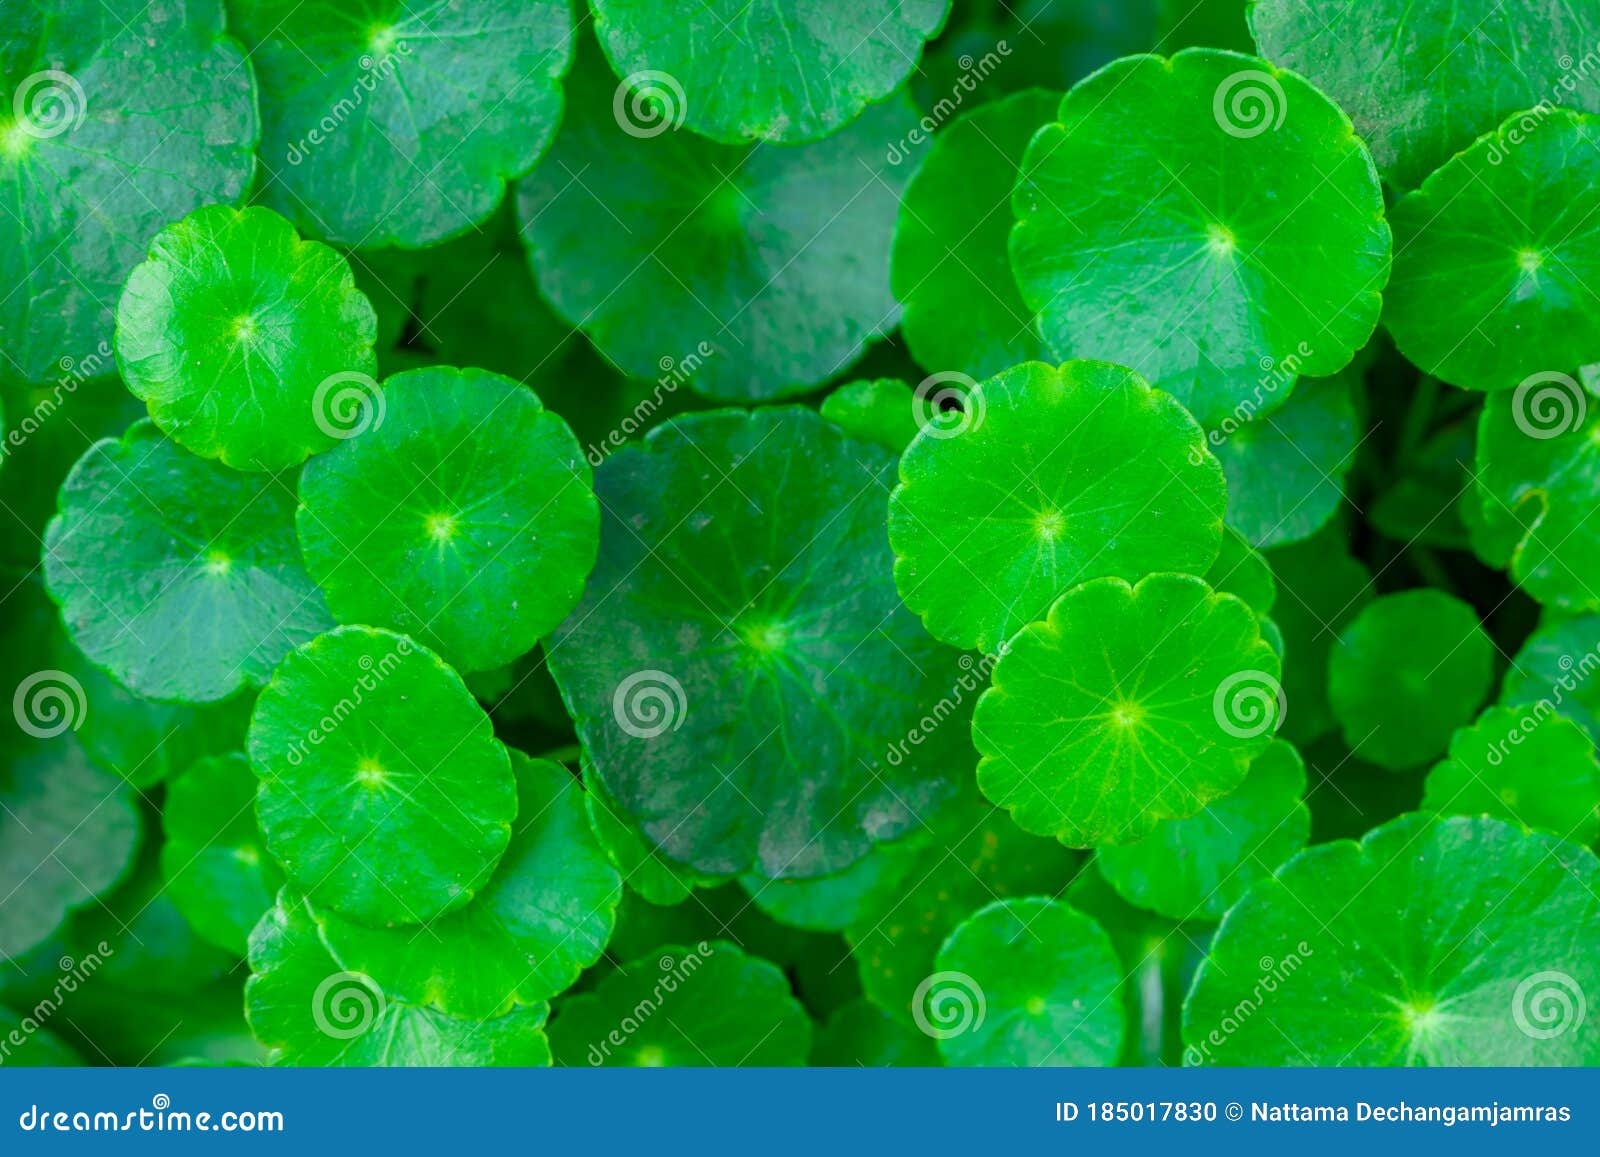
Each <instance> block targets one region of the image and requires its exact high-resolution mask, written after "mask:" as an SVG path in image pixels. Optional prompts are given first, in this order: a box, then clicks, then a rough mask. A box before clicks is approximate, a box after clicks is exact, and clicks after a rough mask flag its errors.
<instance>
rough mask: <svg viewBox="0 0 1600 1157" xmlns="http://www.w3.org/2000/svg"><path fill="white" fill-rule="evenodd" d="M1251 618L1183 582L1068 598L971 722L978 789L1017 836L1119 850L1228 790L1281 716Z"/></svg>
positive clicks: (1226, 599)
mask: <svg viewBox="0 0 1600 1157" xmlns="http://www.w3.org/2000/svg"><path fill="white" fill-rule="evenodd" d="M1279 672H1280V663H1279V660H1278V656H1277V655H1276V654H1274V653H1273V650H1272V648H1271V647H1270V646H1269V645H1268V644H1267V642H1266V641H1265V640H1264V639H1263V638H1262V637H1261V630H1260V626H1259V624H1258V622H1257V620H1256V616H1255V614H1254V612H1252V611H1251V610H1250V608H1249V607H1247V606H1246V605H1245V604H1244V603H1242V602H1240V601H1239V600H1238V599H1236V598H1234V597H1233V596H1232V595H1219V594H1216V593H1215V592H1213V591H1212V589H1211V588H1210V587H1208V586H1207V585H1206V584H1205V583H1204V582H1202V581H1201V580H1200V579H1197V578H1193V577H1191V576H1189V575H1177V574H1157V575H1151V576H1150V577H1149V578H1146V579H1144V580H1143V581H1141V582H1140V583H1139V584H1138V585H1137V586H1130V585H1129V584H1128V583H1126V582H1124V581H1123V580H1122V579H1117V578H1103V579H1095V580H1094V581H1092V582H1087V583H1084V584H1083V585H1082V586H1079V587H1074V588H1073V589H1072V590H1070V591H1068V592H1067V593H1066V594H1064V595H1062V596H1061V598H1059V599H1057V600H1056V603H1055V605H1054V606H1052V607H1051V608H1050V613H1049V616H1048V617H1047V618H1046V619H1044V620H1042V621H1040V622H1036V623H1030V624H1029V625H1028V626H1026V627H1024V628H1023V629H1022V630H1021V631H1020V632H1019V633H1018V634H1017V636H1016V637H1015V638H1014V639H1012V641H1011V644H1010V648H1009V650H1008V651H1007V652H1006V654H1005V655H1003V656H1002V657H1001V659H1000V661H999V663H997V664H996V665H995V669H994V676H993V685H992V686H991V687H990V688H989V690H988V691H986V692H984V695H983V698H982V699H981V700H979V702H978V708H977V711H976V712H975V713H974V714H973V721H972V738H973V742H974V743H975V744H976V745H977V748H978V750H979V751H980V752H981V753H982V754H983V759H982V761H981V762H980V763H979V764H978V786H979V787H981V788H982V789H983V794H984V795H986V796H987V797H988V798H989V799H990V800H991V801H992V802H994V803H995V804H996V805H998V806H1000V807H1003V808H1006V809H1007V810H1009V811H1010V812H1011V815H1012V818H1013V819H1015V820H1016V822H1017V824H1018V825H1019V826H1021V827H1022V828H1023V829H1024V830H1025V831H1030V832H1033V833H1035V834H1036V835H1050V836H1055V837H1056V838H1058V839H1060V840H1061V841H1062V842H1063V843H1065V844H1067V845H1068V846H1070V847H1088V846H1089V845H1091V844H1104V843H1131V842H1133V841H1135V840H1139V839H1142V838H1144V837H1145V836H1148V835H1149V834H1150V833H1151V832H1152V831H1154V830H1155V828H1156V826H1157V824H1159V823H1160V821H1162V820H1167V819H1184V818H1187V817H1189V816H1192V815H1195V814H1196V813H1198V812H1199V811H1200V810H1201V809H1202V808H1204V807H1205V806H1206V805H1207V804H1208V803H1210V802H1211V801H1212V800H1214V799H1217V798H1218V797H1220V796H1223V795H1226V794H1227V793H1228V792H1230V791H1232V790H1233V789H1234V788H1236V787H1238V786H1239V784H1240V783H1241V782H1243V780H1244V777H1245V773H1246V771H1247V770H1248V768H1249V765H1250V761H1251V760H1252V759H1253V758H1255V757H1256V756H1257V755H1258V754H1260V752H1261V751H1262V750H1263V749H1264V748H1265V747H1266V746H1267V744H1268V742H1270V740H1271V738H1272V732H1273V730H1274V729H1275V728H1276V727H1277V725H1278V723H1279V720H1280V718H1281V717H1282V715H1283V714H1284V708H1285V703H1284V701H1283V699H1282V689H1281V687H1280V685H1279V682H1278V676H1279Z"/></svg>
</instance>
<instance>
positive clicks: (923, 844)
mask: <svg viewBox="0 0 1600 1157" xmlns="http://www.w3.org/2000/svg"><path fill="white" fill-rule="evenodd" d="M929 824H930V828H931V830H930V831H927V832H926V833H919V834H917V835H913V836H909V837H907V839H906V840H903V841H901V842H899V843H895V844H889V845H887V846H885V847H882V848H879V849H877V850H876V851H874V852H873V856H872V858H874V859H877V858H889V859H890V860H891V861H896V864H895V866H894V867H893V868H892V869H891V870H888V871H885V872H884V874H883V876H882V878H881V879H880V880H879V882H878V884H877V886H876V887H874V888H872V889H871V890H870V891H869V892H867V894H865V895H864V896H862V897H860V899H859V900H858V901H857V905H858V908H859V911H858V914H857V915H856V916H855V919H854V921H853V922H852V923H851V924H850V926H849V927H848V928H847V929H846V931H845V939H846V940H847V941H848V942H849V944H850V949H851V953H852V955H854V956H855V958H856V966H857V968H858V969H859V971H860V974H861V987H862V988H863V989H864V990H865V992H866V994H867V997H868V999H870V1000H871V1001H872V1002H873V1003H874V1004H876V1005H878V1007H880V1008H882V1009H884V1010H885V1011H886V1012H888V1013H890V1014H891V1015H892V1016H894V1017H896V1018H897V1019H899V1020H901V1021H902V1022H904V1023H906V1024H912V1023H914V1022H913V1021H912V1019H911V1010H912V997H913V996H914V995H915V993H916V989H917V985H918V984H920V983H921V982H922V980H923V978H924V977H926V976H927V975H928V973H930V972H931V971H933V958H934V956H935V955H936V954H937V953H938V951H939V945H940V944H942V943H943V942H944V939H945V937H947V936H948V935H949V934H950V933H951V932H952V931H953V930H954V929H955V926H956V925H957V924H958V923H960V922H961V920H962V919H963V918H964V917H965V916H966V915H967V914H969V913H971V912H973V911H975V910H977V909H978V908H980V907H982V906H983V905H984V904H987V903H989V902H990V901H991V900H993V899H995V898H996V897H1009V896H1032V895H1039V894H1049V895H1054V894H1056V893H1057V892H1059V891H1061V889H1063V888H1064V887H1066V885H1067V883H1068V881H1070V880H1071V879H1072V874H1073V872H1074V871H1075V870H1076V868H1077V866H1078V856H1077V854H1076V853H1074V852H1070V851H1068V850H1067V849H1066V848H1063V847H1062V846H1061V845H1060V844H1059V843H1057V842H1056V841H1055V840H1048V839H1040V838H1039V837H1037V836H1030V835H1029V834H1028V833H1027V832H1024V831H1023V830H1022V829H1021V828H1019V827H1017V825H1016V824H1014V823H1012V822H1011V817H1010V816H1008V815H1006V813H1005V812H1003V811H1000V810H999V809H998V808H994V807H991V806H990V805H989V804H988V803H987V802H985V801H984V800H983V799H982V798H981V797H979V796H978V794H977V792H976V791H973V790H971V789H968V790H967V791H966V792H965V793H963V795H961V796H958V797H957V798H956V799H955V800H954V801H952V802H951V803H950V804H948V805H946V806H945V807H944V808H942V809H940V811H939V812H938V813H937V814H936V816H935V817H934V818H933V819H931V820H930V821H929ZM780 887H781V885H780ZM812 887H813V889H814V890H820V889H821V888H822V887H823V883H822V882H821V881H819V882H817V883H815V884H813V885H812Z"/></svg>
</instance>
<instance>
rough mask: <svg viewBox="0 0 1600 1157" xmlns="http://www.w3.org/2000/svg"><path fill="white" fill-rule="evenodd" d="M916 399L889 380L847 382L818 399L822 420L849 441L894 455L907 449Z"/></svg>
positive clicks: (913, 426)
mask: <svg viewBox="0 0 1600 1157" xmlns="http://www.w3.org/2000/svg"><path fill="white" fill-rule="evenodd" d="M916 406H917V401H916V395H914V394H913V393H912V392H911V387H910V386H908V385H906V384H905V383H904V382H902V381H899V380H897V379H891V378H878V379H876V380H873V381H860V382H847V383H846V384H845V385H842V386H840V387H839V388H838V389H836V390H834V391H833V393H831V394H829V395H828V396H827V397H826V398H823V399H822V405H821V406H820V407H819V408H820V409H821V411H822V416H823V417H824V418H826V419H828V421H830V422H832V423H833V424H834V425H835V426H838V427H839V428H840V429H841V430H843V431H844V432H845V433H846V434H849V435H850V436H851V437H852V438H860V439H861V440H862V441H863V442H876V443H877V444H878V445H880V446H883V447H885V448H886V449H889V450H893V451H894V452H895V453H896V454H899V453H902V452H903V451H904V450H905V448H906V447H907V446H909V445H911V439H913V438H915V437H916V436H917V431H918V430H919V429H921V426H919V425H918V424H917V409H916Z"/></svg>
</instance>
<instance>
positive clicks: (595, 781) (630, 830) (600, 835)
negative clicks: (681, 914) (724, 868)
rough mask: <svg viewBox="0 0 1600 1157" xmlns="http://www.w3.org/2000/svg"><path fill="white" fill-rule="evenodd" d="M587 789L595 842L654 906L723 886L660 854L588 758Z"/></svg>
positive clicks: (585, 770) (586, 804)
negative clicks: (697, 889)
mask: <svg viewBox="0 0 1600 1157" xmlns="http://www.w3.org/2000/svg"><path fill="white" fill-rule="evenodd" d="M583 786H584V788H585V791H584V800H583V803H584V809H585V811H587V813H588V816H589V826H590V828H591V830H593V832H594V835H595V839H597V840H598V841H599V842H600V846H601V847H602V848H604V849H605V853H606V858H607V859H609V860H610V861H611V863H612V864H613V865H614V866H615V867H616V869H617V871H618V872H620V873H621V875H622V879H623V880H624V881H625V882H626V883H627V885H628V887H630V888H632V889H633V890H634V891H635V892H636V893H638V894H639V895H640V896H643V897H644V898H645V899H646V900H648V901H649V902H650V903H652V904H659V905H663V906H670V905H673V904H681V903H683V901H684V900H686V899H688V898H689V894H690V893H691V892H693V891H694V890H695V889H696V888H705V887H711V886H713V885H715V884H719V883H722V878H721V877H717V876H703V875H701V874H700V873H699V872H696V871H694V870H693V869H692V868H687V867H685V866H684V865H682V864H677V863H674V862H673V861H671V860H669V859H667V858H666V857H665V856H663V855H662V854H661V853H660V852H658V851H657V850H656V848H655V846H654V845H653V844H651V843H650V841H649V840H647V839H645V837H644V834H643V833H642V832H641V831H640V830H639V828H638V825H637V824H635V823H633V822H632V820H631V819H630V818H629V817H628V816H627V815H626V814H625V813H624V812H623V810H622V806H621V805H620V804H618V803H617V801H616V800H614V799H613V798H611V795H610V793H609V792H608V791H607V790H606V785H605V783H604V781H603V780H601V778H600V777H599V776H598V775H596V774H595V772H594V767H593V766H592V765H591V764H590V762H589V761H588V760H587V759H585V760H584V761H583Z"/></svg>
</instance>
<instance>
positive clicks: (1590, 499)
mask: <svg viewBox="0 0 1600 1157" xmlns="http://www.w3.org/2000/svg"><path fill="white" fill-rule="evenodd" d="M1476 466H1477V469H1476V477H1477V482H1478V487H1479V488H1478V499H1479V504H1480V506H1479V510H1480V513H1481V515H1482V518H1483V523H1482V530H1481V532H1482V535H1483V537H1484V538H1485V539H1486V540H1490V542H1492V543H1495V544H1497V545H1495V546H1494V550H1495V552H1496V553H1499V552H1501V551H1502V549H1503V552H1504V553H1505V554H1506V556H1507V558H1509V562H1510V569H1511V576H1512V578H1514V579H1515V580H1516V581H1517V583H1518V584H1519V585H1520V586H1521V587H1522V589H1523V590H1524V591H1526V592H1527V593H1528V594H1529V595H1531V596H1532V597H1533V598H1535V599H1538V600H1539V601H1540V602H1542V603H1545V604H1548V605H1551V606H1556V607H1562V608H1565V609H1568V610H1595V609H1597V608H1600V582H1596V581H1595V580H1594V578H1593V577H1592V576H1593V575H1594V574H1595V572H1596V568H1600V522H1597V521H1596V520H1595V519H1594V517H1593V515H1594V495H1595V489H1596V487H1597V486H1600V402H1597V401H1596V398H1595V395H1594V394H1593V393H1591V392H1590V390H1589V389H1586V388H1585V387H1584V385H1583V384H1582V383H1581V382H1580V381H1579V380H1578V379H1577V378H1574V377H1573V376H1571V375H1569V374H1565V373H1559V372H1551V373H1548V374H1536V375H1534V376H1533V377H1532V378H1530V379H1528V385H1527V387H1526V388H1524V387H1521V386H1519V387H1518V388H1517V389H1515V390H1503V391H1500V392H1499V393H1496V394H1492V395H1490V397H1489V398H1488V399H1487V400H1486V401H1485V402H1484V405H1483V415H1482V417H1480V418H1479V420H1478V451H1477V459H1476ZM1507 558H1501V559H1499V560H1498V561H1499V563H1500V565H1502V566H1503V565H1505V564H1506V561H1507Z"/></svg>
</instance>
